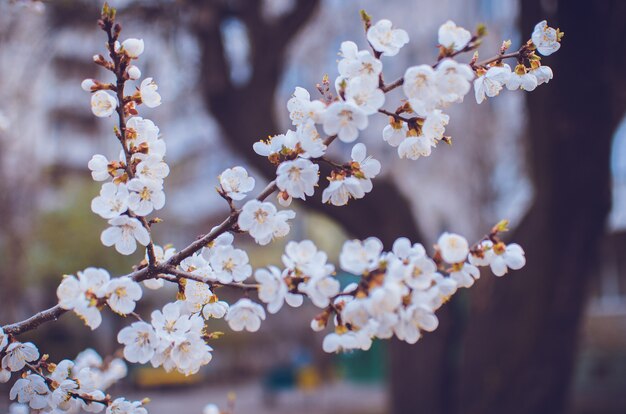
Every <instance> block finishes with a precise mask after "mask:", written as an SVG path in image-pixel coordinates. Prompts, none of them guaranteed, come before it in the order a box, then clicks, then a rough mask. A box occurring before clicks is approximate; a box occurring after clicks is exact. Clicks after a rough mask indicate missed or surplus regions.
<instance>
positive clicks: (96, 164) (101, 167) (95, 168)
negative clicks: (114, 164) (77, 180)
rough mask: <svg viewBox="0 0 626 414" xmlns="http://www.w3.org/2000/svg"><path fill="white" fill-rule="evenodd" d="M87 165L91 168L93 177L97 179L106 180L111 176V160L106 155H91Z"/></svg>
mask: <svg viewBox="0 0 626 414" xmlns="http://www.w3.org/2000/svg"><path fill="white" fill-rule="evenodd" d="M87 167H89V170H91V177H92V178H93V179H94V180H95V181H106V180H108V179H109V178H110V177H111V175H110V174H109V160H107V159H106V157H105V156H104V155H100V154H96V155H94V156H93V157H91V160H89V163H88V164H87Z"/></svg>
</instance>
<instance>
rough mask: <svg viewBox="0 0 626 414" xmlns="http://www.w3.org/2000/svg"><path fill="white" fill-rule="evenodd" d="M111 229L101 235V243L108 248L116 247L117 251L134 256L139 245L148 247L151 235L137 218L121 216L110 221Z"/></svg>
mask: <svg viewBox="0 0 626 414" xmlns="http://www.w3.org/2000/svg"><path fill="white" fill-rule="evenodd" d="M109 225H110V226H111V227H109V228H108V229H105V230H104V231H103V232H102V234H101V235H100V241H101V242H102V244H104V245H105V246H107V247H110V246H113V245H115V250H117V252H118V253H120V254H123V255H129V254H133V253H134V252H135V250H137V243H136V242H139V244H141V245H143V246H147V245H148V243H150V235H149V234H148V231H147V230H146V229H145V228H144V227H143V225H142V224H141V222H140V221H139V220H137V219H136V218H132V217H128V216H119V217H115V218H113V219H111V220H109Z"/></svg>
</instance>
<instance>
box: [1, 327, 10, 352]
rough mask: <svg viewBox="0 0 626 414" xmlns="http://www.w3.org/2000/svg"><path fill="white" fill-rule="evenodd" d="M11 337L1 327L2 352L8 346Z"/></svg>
mask: <svg viewBox="0 0 626 414" xmlns="http://www.w3.org/2000/svg"><path fill="white" fill-rule="evenodd" d="M8 343H9V336H8V335H7V334H6V333H4V329H2V327H1V326H0V352H1V351H2V350H3V349H4V348H5V347H6V346H7V345H8Z"/></svg>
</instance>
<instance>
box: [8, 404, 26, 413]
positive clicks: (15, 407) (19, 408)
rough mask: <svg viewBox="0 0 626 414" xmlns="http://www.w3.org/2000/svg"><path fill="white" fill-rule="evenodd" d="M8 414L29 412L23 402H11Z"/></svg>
mask: <svg viewBox="0 0 626 414" xmlns="http://www.w3.org/2000/svg"><path fill="white" fill-rule="evenodd" d="M9 414H30V410H29V409H28V406H27V405H25V404H20V403H12V404H11V405H10V406H9Z"/></svg>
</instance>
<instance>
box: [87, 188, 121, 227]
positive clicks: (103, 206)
mask: <svg viewBox="0 0 626 414" xmlns="http://www.w3.org/2000/svg"><path fill="white" fill-rule="evenodd" d="M128 201H129V193H128V189H127V188H126V185H124V184H118V185H115V184H113V183H104V184H103V185H102V188H101V189H100V195H99V196H98V197H96V198H94V199H93V200H92V201H91V211H93V212H94V213H96V214H98V215H99V216H100V217H102V218H105V219H112V218H114V217H118V216H119V215H120V214H122V213H124V212H125V211H126V210H127V209H128Z"/></svg>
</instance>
